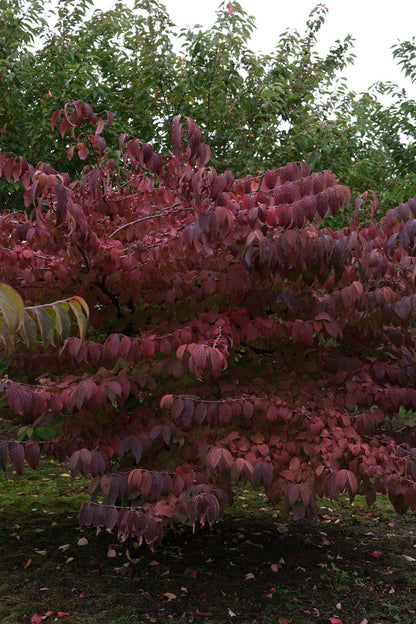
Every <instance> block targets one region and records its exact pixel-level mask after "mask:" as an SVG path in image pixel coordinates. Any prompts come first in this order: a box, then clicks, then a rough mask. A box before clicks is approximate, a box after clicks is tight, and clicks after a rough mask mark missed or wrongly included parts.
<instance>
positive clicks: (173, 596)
mask: <svg viewBox="0 0 416 624" xmlns="http://www.w3.org/2000/svg"><path fill="white" fill-rule="evenodd" d="M163 595H164V596H166V598H167V599H168V602H170V601H171V600H175V598H176V594H171V593H170V592H166V593H165V594H163Z"/></svg>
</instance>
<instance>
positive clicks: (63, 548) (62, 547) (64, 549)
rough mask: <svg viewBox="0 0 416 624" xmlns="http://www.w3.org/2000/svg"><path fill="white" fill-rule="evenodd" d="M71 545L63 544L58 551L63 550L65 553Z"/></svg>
mask: <svg viewBox="0 0 416 624" xmlns="http://www.w3.org/2000/svg"><path fill="white" fill-rule="evenodd" d="M69 546H70V544H62V546H58V550H62V551H63V552H65V551H66V550H68V548H69Z"/></svg>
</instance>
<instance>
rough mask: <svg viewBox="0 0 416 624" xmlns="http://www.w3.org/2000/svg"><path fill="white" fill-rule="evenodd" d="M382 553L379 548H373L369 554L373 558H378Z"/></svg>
mask: <svg viewBox="0 0 416 624" xmlns="http://www.w3.org/2000/svg"><path fill="white" fill-rule="evenodd" d="M382 554H383V553H382V552H381V551H380V550H375V551H374V552H372V553H371V556H372V557H374V559H378V558H379V557H380V556H381V555H382Z"/></svg>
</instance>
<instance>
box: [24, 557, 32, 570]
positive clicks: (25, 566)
mask: <svg viewBox="0 0 416 624" xmlns="http://www.w3.org/2000/svg"><path fill="white" fill-rule="evenodd" d="M31 563H32V559H28V560H27V561H26V563H25V565H24V566H23V568H24V569H25V570H26V569H27V568H28V567H29V566H30V564H31Z"/></svg>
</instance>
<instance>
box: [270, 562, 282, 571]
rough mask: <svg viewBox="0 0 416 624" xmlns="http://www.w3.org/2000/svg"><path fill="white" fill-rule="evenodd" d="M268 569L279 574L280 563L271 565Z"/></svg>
mask: <svg viewBox="0 0 416 624" xmlns="http://www.w3.org/2000/svg"><path fill="white" fill-rule="evenodd" d="M270 567H271V569H272V572H279V570H281V569H282V566H281V565H280V563H272V565H271V566H270Z"/></svg>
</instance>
